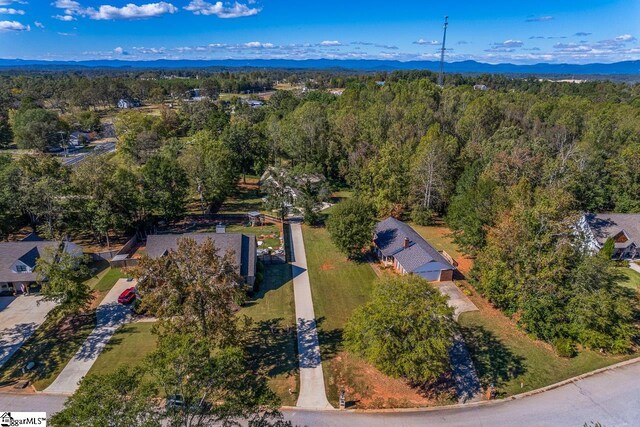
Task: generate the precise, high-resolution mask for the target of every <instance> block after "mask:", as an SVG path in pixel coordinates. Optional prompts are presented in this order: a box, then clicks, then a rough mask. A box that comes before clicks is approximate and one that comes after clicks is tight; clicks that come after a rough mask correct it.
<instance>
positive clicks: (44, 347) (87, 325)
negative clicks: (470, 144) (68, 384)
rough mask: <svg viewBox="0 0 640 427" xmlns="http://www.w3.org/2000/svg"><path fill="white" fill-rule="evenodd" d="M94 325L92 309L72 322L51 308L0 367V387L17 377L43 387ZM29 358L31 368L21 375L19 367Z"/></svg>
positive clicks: (36, 386) (69, 357)
mask: <svg viewBox="0 0 640 427" xmlns="http://www.w3.org/2000/svg"><path fill="white" fill-rule="evenodd" d="M54 310H55V309H54ZM95 325H96V316H95V312H92V313H89V314H86V315H84V316H77V317H76V318H75V319H74V320H73V321H69V320H68V319H62V318H61V317H60V316H59V315H57V313H56V312H55V311H52V312H51V313H50V314H49V317H48V318H47V319H46V320H45V321H44V323H43V324H42V325H40V327H39V328H38V329H36V331H35V333H34V334H33V335H31V337H29V339H28V340H27V342H26V343H25V344H24V345H23V346H22V347H20V349H19V350H18V351H17V352H16V353H15V354H14V355H13V356H12V357H11V359H9V361H8V362H7V363H6V364H5V365H4V366H3V368H2V371H1V373H0V386H7V385H10V384H11V383H14V382H15V381H17V380H29V381H31V383H32V385H33V386H34V387H35V388H36V390H44V389H45V388H47V387H48V386H49V385H50V384H51V383H52V382H53V381H54V380H55V379H56V377H57V376H58V374H60V372H61V371H62V369H64V367H65V366H66V365H67V362H68V361H69V360H70V359H71V358H72V357H73V355H74V354H76V352H77V351H78V349H79V348H80V346H81V345H82V343H83V342H84V341H85V340H86V339H87V337H88V336H89V334H90V333H91V331H93V328H94V327H95ZM31 361H33V362H35V364H36V366H35V368H34V369H33V370H31V371H29V372H28V373H27V374H26V375H25V374H22V367H23V366H24V365H25V364H26V363H28V362H31Z"/></svg>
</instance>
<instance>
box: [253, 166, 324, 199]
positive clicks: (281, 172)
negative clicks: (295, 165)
mask: <svg viewBox="0 0 640 427" xmlns="http://www.w3.org/2000/svg"><path fill="white" fill-rule="evenodd" d="M289 174H290V173H289V171H288V170H287V169H284V168H276V167H269V168H267V170H265V171H264V173H263V174H262V176H261V177H260V182H259V185H260V186H261V187H264V186H269V185H277V186H279V185H280V184H279V181H280V180H279V179H278V178H279V177H284V178H285V181H288V182H289V184H288V185H287V186H286V187H285V191H286V192H287V193H288V194H289V196H290V203H291V205H292V206H293V205H295V204H296V202H297V200H298V199H299V198H300V196H301V195H302V190H301V188H302V187H303V186H305V185H310V186H311V187H314V188H319V187H321V186H323V185H324V184H325V182H326V178H325V176H324V175H322V174H319V173H304V174H299V175H296V176H289Z"/></svg>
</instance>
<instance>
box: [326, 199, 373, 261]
mask: <svg viewBox="0 0 640 427" xmlns="http://www.w3.org/2000/svg"><path fill="white" fill-rule="evenodd" d="M375 222H376V218H375V214H374V209H373V207H372V206H371V204H370V203H368V202H366V201H365V200H363V199H359V198H352V199H348V200H345V201H344V202H342V203H339V204H338V205H336V206H335V207H334V208H333V211H332V212H331V215H330V216H329V219H328V220H327V230H329V234H330V235H331V239H332V240H333V242H334V243H335V245H336V246H337V247H338V249H340V250H341V251H342V252H344V253H345V254H346V255H348V256H349V257H351V258H357V257H358V256H360V255H362V250H363V249H364V248H365V247H366V246H368V245H369V244H371V241H372V239H373V229H374V226H375Z"/></svg>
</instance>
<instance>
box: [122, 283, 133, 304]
mask: <svg viewBox="0 0 640 427" xmlns="http://www.w3.org/2000/svg"><path fill="white" fill-rule="evenodd" d="M135 300H136V288H135V287H133V288H129V289H126V290H125V291H124V292H122V293H121V294H120V296H119V297H118V302H119V303H120V304H124V305H127V304H131V303H132V302H134V301H135Z"/></svg>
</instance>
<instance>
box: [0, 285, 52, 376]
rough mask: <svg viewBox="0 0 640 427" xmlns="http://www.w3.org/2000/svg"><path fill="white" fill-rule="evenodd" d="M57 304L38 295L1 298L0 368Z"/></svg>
mask: <svg viewBox="0 0 640 427" xmlns="http://www.w3.org/2000/svg"><path fill="white" fill-rule="evenodd" d="M53 307H55V303H53V302H50V301H42V300H41V297H39V296H36V295H28V296H25V295H19V296H17V297H0V367H1V366H2V365H4V364H5V363H6V362H7V361H8V360H9V358H10V357H11V356H12V355H13V353H15V352H16V351H18V349H19V348H20V347H21V346H22V344H24V342H25V341H26V340H27V339H28V338H29V337H30V336H31V335H32V334H33V333H34V332H35V330H36V329H37V328H38V326H40V325H41V324H42V322H44V320H45V318H46V317H47V314H49V312H50V311H51V310H52V309H53Z"/></svg>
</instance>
